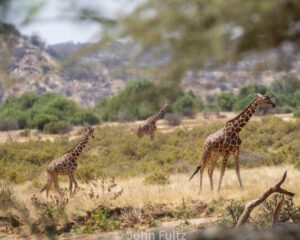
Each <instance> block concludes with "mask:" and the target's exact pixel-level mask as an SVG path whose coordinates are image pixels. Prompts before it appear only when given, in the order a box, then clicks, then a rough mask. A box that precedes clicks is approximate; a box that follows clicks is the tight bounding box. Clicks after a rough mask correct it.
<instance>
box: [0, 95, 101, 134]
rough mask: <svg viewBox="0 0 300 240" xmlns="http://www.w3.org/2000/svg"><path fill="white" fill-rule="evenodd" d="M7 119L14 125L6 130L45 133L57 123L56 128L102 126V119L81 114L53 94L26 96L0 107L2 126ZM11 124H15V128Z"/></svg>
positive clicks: (91, 113)
mask: <svg viewBox="0 0 300 240" xmlns="http://www.w3.org/2000/svg"><path fill="white" fill-rule="evenodd" d="M6 119H11V120H12V121H10V122H11V123H10V125H9V126H6V127H5V126H3V129H5V128H10V129H11V128H13V129H18V128H19V129H25V128H37V129H39V130H44V126H45V125H46V124H48V123H54V122H59V123H58V124H57V126H58V125H59V124H60V125H61V123H62V122H68V123H70V122H72V123H73V124H75V125H79V124H84V123H88V124H91V125H94V124H98V123H99V118H98V117H97V116H96V115H95V114H94V113H93V112H91V110H82V109H80V108H79V107H78V106H76V104H75V102H74V101H72V100H69V99H66V98H64V97H62V96H60V95H58V94H54V93H46V94H43V95H37V94H34V93H27V94H24V95H22V96H21V97H18V98H17V97H9V98H7V99H6V101H5V102H4V103H3V105H2V106H1V107H0V123H1V122H3V125H4V123H5V122H6V123H7V121H6ZM12 122H16V124H14V127H12ZM6 125H7V124H6ZM53 126H54V125H52V127H53Z"/></svg>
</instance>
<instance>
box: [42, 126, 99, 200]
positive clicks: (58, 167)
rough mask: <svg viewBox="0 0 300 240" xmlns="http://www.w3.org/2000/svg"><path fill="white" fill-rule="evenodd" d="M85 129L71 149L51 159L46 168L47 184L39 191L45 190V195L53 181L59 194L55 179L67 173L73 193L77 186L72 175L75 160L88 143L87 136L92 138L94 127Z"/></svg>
mask: <svg viewBox="0 0 300 240" xmlns="http://www.w3.org/2000/svg"><path fill="white" fill-rule="evenodd" d="M85 131H86V133H85V136H84V137H83V138H82V139H81V140H80V141H79V143H77V144H76V145H75V146H74V147H73V148H72V149H70V150H69V151H67V152H66V153H65V154H64V155H63V156H62V157H60V158H58V159H55V160H53V161H52V162H50V164H49V165H48V168H47V174H48V181H47V184H45V186H44V187H43V189H42V190H41V192H43V191H44V190H46V194H47V197H48V193H49V189H50V187H51V185H52V183H54V187H55V190H56V191H57V192H58V193H59V194H60V195H61V192H60V189H59V186H58V179H57V178H58V176H59V175H67V176H68V177H69V190H70V195H72V188H73V183H74V185H75V189H74V192H73V194H74V193H75V191H76V189H77V188H78V184H77V182H76V180H75V177H74V171H75V169H76V168H77V161H76V160H77V158H78V156H79V155H80V153H81V152H82V150H83V148H84V147H85V146H86V144H87V143H88V141H89V137H90V136H91V137H92V138H94V135H93V132H94V129H93V128H92V127H88V128H86V129H85Z"/></svg>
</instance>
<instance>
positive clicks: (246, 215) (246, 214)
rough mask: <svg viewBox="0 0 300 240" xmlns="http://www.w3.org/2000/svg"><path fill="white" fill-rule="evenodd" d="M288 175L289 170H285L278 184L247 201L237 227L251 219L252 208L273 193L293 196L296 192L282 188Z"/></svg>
mask: <svg viewBox="0 0 300 240" xmlns="http://www.w3.org/2000/svg"><path fill="white" fill-rule="evenodd" d="M286 175H287V171H285V173H284V174H283V176H282V178H281V180H280V181H279V182H278V183H277V184H276V185H274V186H273V187H271V188H269V189H268V190H267V191H266V192H264V193H263V194H262V195H261V196H260V197H259V198H257V199H255V200H252V201H251V202H249V203H247V205H246V207H245V209H244V211H243V213H242V215H241V216H240V218H239V220H238V223H237V225H236V228H238V227H240V226H242V225H244V224H245V223H246V222H247V220H248V219H249V217H250V214H251V212H252V210H253V209H254V208H255V207H257V206H258V205H260V204H262V203H263V202H264V201H265V200H266V199H267V198H268V197H269V196H270V195H271V194H273V193H282V194H285V195H288V196H291V197H293V196H294V195H295V193H292V192H289V191H287V190H285V189H283V188H281V185H282V183H283V182H284V181H285V179H286ZM279 210H280V208H279Z"/></svg>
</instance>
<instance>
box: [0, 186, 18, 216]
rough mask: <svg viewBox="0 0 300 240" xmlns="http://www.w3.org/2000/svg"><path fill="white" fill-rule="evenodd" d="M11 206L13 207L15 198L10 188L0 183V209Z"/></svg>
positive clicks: (6, 208)
mask: <svg viewBox="0 0 300 240" xmlns="http://www.w3.org/2000/svg"><path fill="white" fill-rule="evenodd" d="M12 207H15V200H14V197H13V195H12V192H11V190H10V189H9V188H8V187H6V186H4V184H1V186H0V210H2V211H3V210H8V209H10V208H12Z"/></svg>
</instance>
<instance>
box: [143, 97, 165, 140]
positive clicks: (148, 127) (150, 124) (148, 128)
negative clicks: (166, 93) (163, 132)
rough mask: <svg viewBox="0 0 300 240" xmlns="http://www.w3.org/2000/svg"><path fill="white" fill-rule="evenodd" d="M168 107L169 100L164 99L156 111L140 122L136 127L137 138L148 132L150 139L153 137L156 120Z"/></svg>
mask: <svg viewBox="0 0 300 240" xmlns="http://www.w3.org/2000/svg"><path fill="white" fill-rule="evenodd" d="M168 107H169V102H168V101H166V102H165V104H164V105H163V106H162V108H161V109H160V110H159V111H158V113H156V114H155V115H153V116H151V117H149V118H148V119H147V120H146V122H145V123H143V124H141V125H140V126H139V127H138V130H137V135H138V137H139V138H142V137H143V136H144V135H145V134H148V135H149V136H150V139H151V140H153V139H154V136H155V131H156V122H157V121H158V120H159V119H161V118H162V117H163V115H164V114H165V112H166V111H167V108H168Z"/></svg>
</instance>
